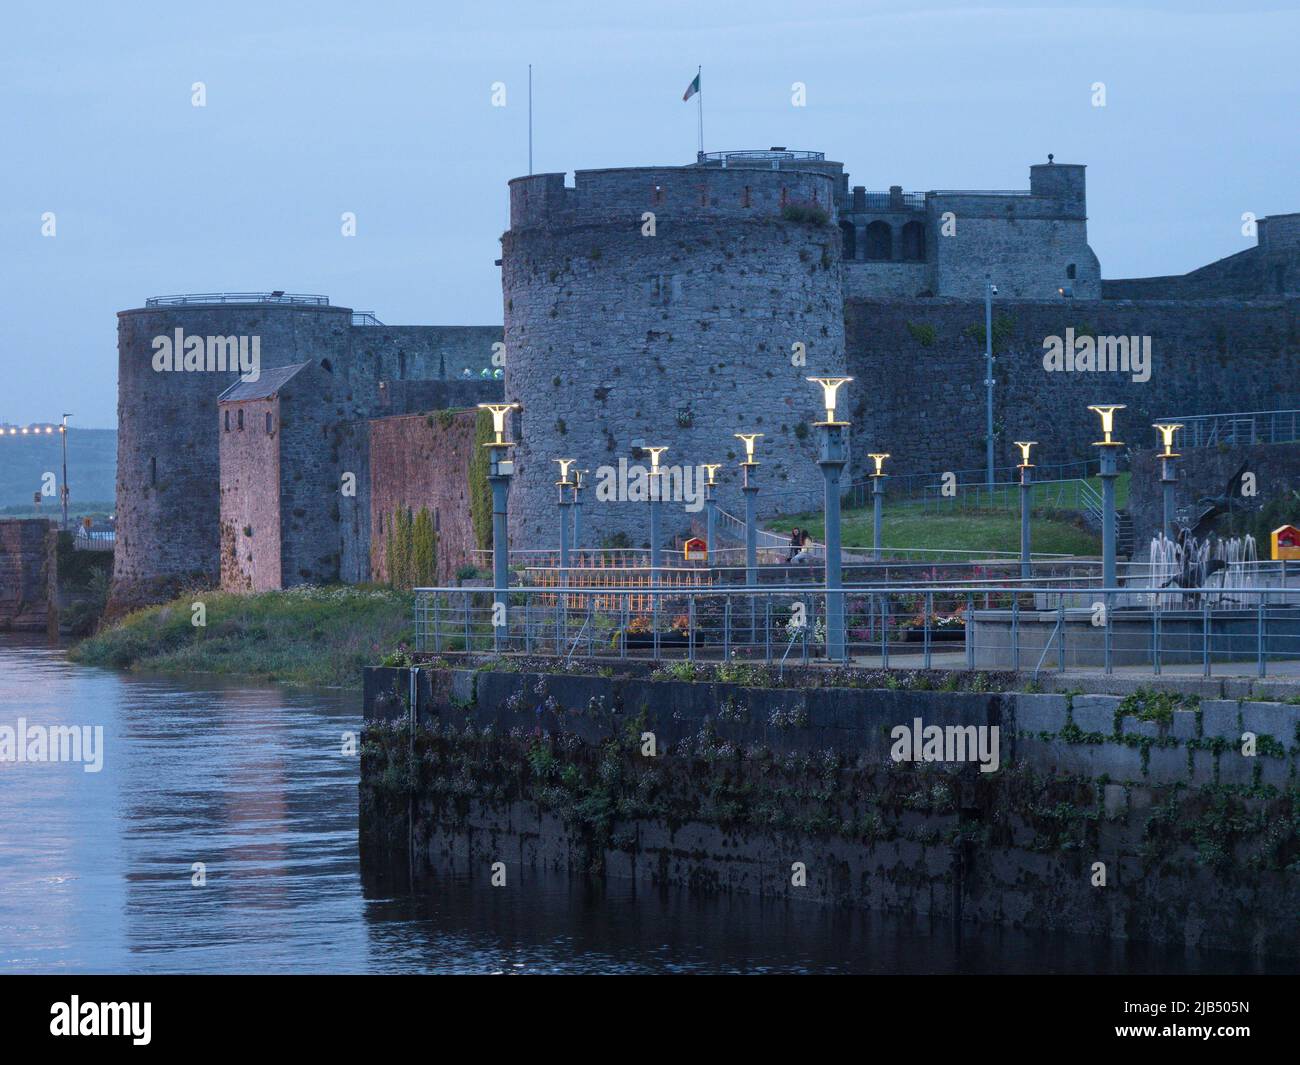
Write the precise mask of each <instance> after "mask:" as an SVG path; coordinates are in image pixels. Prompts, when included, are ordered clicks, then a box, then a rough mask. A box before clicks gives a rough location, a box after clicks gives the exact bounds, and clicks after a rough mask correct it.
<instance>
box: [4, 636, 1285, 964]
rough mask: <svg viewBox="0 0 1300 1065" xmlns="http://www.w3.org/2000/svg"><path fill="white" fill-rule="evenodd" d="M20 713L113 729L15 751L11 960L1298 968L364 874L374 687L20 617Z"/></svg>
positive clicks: (561, 883) (541, 883) (9, 644)
mask: <svg viewBox="0 0 1300 1065" xmlns="http://www.w3.org/2000/svg"><path fill="white" fill-rule="evenodd" d="M20 718H21V719H24V720H25V722H26V725H27V728H28V729H29V730H30V729H32V728H33V727H35V728H37V729H47V728H50V727H52V726H59V725H76V726H92V727H93V726H102V729H103V751H102V754H103V764H102V768H101V769H100V770H99V771H98V772H86V771H85V766H84V765H83V764H74V763H70V762H53V761H45V762H36V761H26V762H14V761H5V762H0V972H11V973H13V972H40V973H51V972H53V973H58V972H74V973H118V972H125V973H133V972H185V973H192V972H199V973H229V972H235V973H277V972H379V973H400V972H463V973H536V972H720V971H725V972H730V971H735V972H763V971H768V972H792V971H795V972H878V973H897V972H909V973H911V972H918V973H919V972H1197V971H1201V972H1256V971H1265V970H1279V969H1281V970H1285V971H1296V970H1297V969H1300V966H1297V965H1290V964H1286V963H1283V964H1276V963H1274V964H1272V965H1268V966H1266V965H1263V964H1261V963H1258V962H1255V961H1253V960H1251V959H1249V958H1246V957H1240V956H1236V955H1228V954H1203V953H1193V952H1188V951H1183V950H1181V949H1178V950H1171V949H1164V948H1158V947H1150V946H1141V945H1135V944H1122V943H1112V942H1108V941H1105V940H1096V939H1091V938H1086V937H1077V936H1061V935H1046V934H1044V935H1027V934H1023V933H1016V932H1012V931H1006V930H1000V929H987V928H973V927H967V928H966V929H964V930H963V931H962V934H961V936H960V938H958V937H957V936H955V935H954V933H953V931H952V929H951V927H950V926H949V925H948V923H947V922H935V923H934V924H933V925H932V924H931V923H930V922H928V921H926V920H923V919H922V920H915V919H904V918H895V917H887V916H882V915H880V914H868V913H858V912H845V911H840V910H831V909H826V908H822V907H817V906H813V905H799V904H792V903H786V902H774V901H761V900H757V899H750V898H744V897H721V898H708V899H698V898H692V897H690V896H688V895H686V894H685V893H684V892H678V891H671V892H659V891H653V890H647V889H646V888H644V887H641V888H639V889H638V888H635V887H634V886H633V885H632V884H630V883H625V882H619V881H614V880H611V881H610V882H609V883H608V884H606V885H603V886H602V885H600V884H595V883H591V882H589V881H586V880H582V879H570V878H567V877H562V876H540V875H536V874H533V875H529V874H526V873H525V874H522V875H521V876H519V877H517V878H515V882H514V883H512V884H510V885H509V886H507V887H504V888H492V887H490V886H488V885H486V884H471V883H470V882H468V881H467V880H460V879H450V878H446V877H443V878H437V879H428V880H426V881H424V882H422V883H417V884H411V883H410V881H409V879H408V878H405V877H403V876H400V875H399V876H391V875H380V873H379V871H369V870H368V871H366V875H365V876H364V877H363V870H362V868H361V865H360V861H359V859H358V854H357V777H358V760H357V758H356V756H355V755H348V754H344V753H343V737H344V734H345V733H349V732H357V731H358V730H359V728H360V724H361V716H360V697H359V695H358V694H357V693H354V692H347V693H340V692H333V691H325V692H322V691H306V690H301V689H291V688H280V687H274V686H260V685H256V684H252V683H248V682H230V681H224V680H217V679H213V678H205V677H186V678H174V677H166V678H160V677H145V676H137V675H132V674H123V673H117V672H113V671H110V670H102V669H92V668H87V667H83V666H76V665H72V664H70V663H69V662H67V660H66V659H65V657H64V654H63V652H62V651H60V650H58V649H52V648H49V647H47V646H45V645H44V644H42V643H40V642H36V641H34V640H31V639H26V638H21V637H13V636H0V728H2V727H3V726H9V727H10V728H15V729H16V728H17V727H18V723H19V719H20ZM86 756H87V752H84V751H83V757H86ZM195 863H202V872H203V879H204V881H205V882H204V883H203V884H202V885H201V886H196V884H195V882H194V881H195V880H196V879H198V878H199V877H198V873H197V872H196V870H195Z"/></svg>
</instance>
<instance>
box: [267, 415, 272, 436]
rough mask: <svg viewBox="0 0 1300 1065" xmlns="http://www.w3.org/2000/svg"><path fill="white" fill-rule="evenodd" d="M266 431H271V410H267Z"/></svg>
mask: <svg viewBox="0 0 1300 1065" xmlns="http://www.w3.org/2000/svg"><path fill="white" fill-rule="evenodd" d="M266 431H267V432H268V433H269V432H270V431H271V412H270V411H267V412H266Z"/></svg>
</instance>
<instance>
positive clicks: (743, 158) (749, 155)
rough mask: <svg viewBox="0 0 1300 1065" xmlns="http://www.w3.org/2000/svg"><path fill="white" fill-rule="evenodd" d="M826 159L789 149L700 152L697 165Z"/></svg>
mask: <svg viewBox="0 0 1300 1065" xmlns="http://www.w3.org/2000/svg"><path fill="white" fill-rule="evenodd" d="M825 158H826V153H825V152H801V151H791V150H790V149H788V148H753V149H748V150H744V151H738V152H698V153H697V154H696V162H697V163H721V164H722V165H723V166H724V167H725V166H726V165H727V164H728V163H729V162H731V161H732V160H735V161H736V162H742V163H755V162H767V161H776V162H780V161H783V160H787V159H793V160H806V161H809V162H818V161H821V160H824V159H825Z"/></svg>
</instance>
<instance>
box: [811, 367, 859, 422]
mask: <svg viewBox="0 0 1300 1065" xmlns="http://www.w3.org/2000/svg"><path fill="white" fill-rule="evenodd" d="M808 380H809V381H812V382H813V383H814V384H818V385H821V386H822V404H823V406H825V408H826V420H825V421H824V422H815V423H814V424H816V425H847V424H848V422H837V421H836V420H835V394H836V393H837V392H838V391H839V389H840V386H841V385H845V384H848V383H849V382H850V381H852V380H853V378H852V377H809V378H808Z"/></svg>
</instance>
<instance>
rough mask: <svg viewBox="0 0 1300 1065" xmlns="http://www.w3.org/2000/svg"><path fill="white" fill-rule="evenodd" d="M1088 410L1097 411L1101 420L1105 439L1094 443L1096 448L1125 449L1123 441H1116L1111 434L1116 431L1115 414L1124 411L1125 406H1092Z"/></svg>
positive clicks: (1118, 404) (1116, 404)
mask: <svg viewBox="0 0 1300 1065" xmlns="http://www.w3.org/2000/svg"><path fill="white" fill-rule="evenodd" d="M1088 409H1089V410H1095V411H1096V412H1097V415H1098V416H1099V417H1100V418H1101V435H1102V438H1103V439H1101V440H1096V441H1094V442H1093V443H1094V446H1096V447H1123V446H1124V442H1123V441H1122V440H1116V439H1115V438H1114V437H1113V436H1112V435H1111V434H1112V433H1114V431H1115V412H1116V411H1117V410H1124V409H1125V404H1123V403H1112V404H1111V405H1110V406H1097V407H1093V406H1090V407H1089V408H1088Z"/></svg>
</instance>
